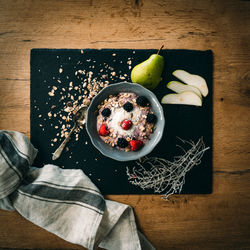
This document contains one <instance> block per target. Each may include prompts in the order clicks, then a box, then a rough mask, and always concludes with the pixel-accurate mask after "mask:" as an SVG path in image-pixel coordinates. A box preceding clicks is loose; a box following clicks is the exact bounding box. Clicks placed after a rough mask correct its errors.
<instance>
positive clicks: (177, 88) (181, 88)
mask: <svg viewBox="0 0 250 250" xmlns="http://www.w3.org/2000/svg"><path fill="white" fill-rule="evenodd" d="M167 88H169V89H171V90H173V91H174V92H176V93H182V92H185V91H193V92H194V93H195V94H196V95H198V96H199V97H200V98H202V96H201V92H200V90H199V89H198V88H196V87H194V86H192V85H186V84H184V83H181V82H178V81H171V82H169V83H168V84H167Z"/></svg>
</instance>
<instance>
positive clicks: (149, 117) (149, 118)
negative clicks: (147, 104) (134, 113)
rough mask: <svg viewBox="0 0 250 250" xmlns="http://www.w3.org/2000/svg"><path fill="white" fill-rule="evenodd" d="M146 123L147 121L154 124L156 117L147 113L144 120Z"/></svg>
mask: <svg viewBox="0 0 250 250" xmlns="http://www.w3.org/2000/svg"><path fill="white" fill-rule="evenodd" d="M146 121H147V122H148V123H156V121H157V117H156V115H154V114H150V113H148V115H147V118H146Z"/></svg>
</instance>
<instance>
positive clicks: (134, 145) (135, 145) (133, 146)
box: [129, 140, 143, 151]
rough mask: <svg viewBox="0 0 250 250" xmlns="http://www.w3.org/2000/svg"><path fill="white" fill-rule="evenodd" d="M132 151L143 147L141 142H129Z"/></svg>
mask: <svg viewBox="0 0 250 250" xmlns="http://www.w3.org/2000/svg"><path fill="white" fill-rule="evenodd" d="M129 144H130V146H131V150H132V151H137V150H139V149H140V148H141V147H142V146H143V142H142V141H140V140H132V141H130V142H129Z"/></svg>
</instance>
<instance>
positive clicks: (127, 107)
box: [123, 102, 134, 112]
mask: <svg viewBox="0 0 250 250" xmlns="http://www.w3.org/2000/svg"><path fill="white" fill-rule="evenodd" d="M123 108H124V109H125V110H126V111H127V112H130V111H132V110H133V108H134V107H133V104H132V103H131V102H126V103H125V104H124V105H123Z"/></svg>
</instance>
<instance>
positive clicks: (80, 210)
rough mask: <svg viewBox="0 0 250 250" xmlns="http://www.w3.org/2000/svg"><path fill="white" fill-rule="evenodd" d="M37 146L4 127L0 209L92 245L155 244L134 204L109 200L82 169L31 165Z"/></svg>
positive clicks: (127, 247)
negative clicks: (139, 223)
mask: <svg viewBox="0 0 250 250" xmlns="http://www.w3.org/2000/svg"><path fill="white" fill-rule="evenodd" d="M36 154H37V150H36V149H35V148H34V147H33V146H32V144H31V143H30V141H29V140H28V139H27V138H26V137H25V136H24V135H23V134H21V133H19V132H14V131H0V208H1V209H5V210H17V211H18V212H19V213H20V214H21V215H22V216H24V217H25V218H26V219H28V220H29V221H31V222H33V223H35V224H36V225H38V226H40V227H42V228H45V229H46V230H48V231H49V232H52V233H54V234H56V235H58V236H59V237H61V238H63V239H65V240H67V241H69V242H72V243H75V244H79V245H82V246H84V247H86V248H88V249H96V248H97V246H100V247H102V248H105V249H110V250H112V249H114V250H119V249H124V250H137V249H142V250H144V249H146V250H147V249H149V250H151V249H155V248H154V247H153V246H152V245H151V244H150V243H149V242H148V240H147V239H146V238H145V237H144V236H143V235H142V234H141V233H140V232H139V231H137V228H136V223H135V218H134V214H133V210H132V208H131V207H130V206H128V205H125V204H121V203H118V202H114V201H110V200H105V199H104V198H103V196H102V195H101V193H100V191H99V190H98V189H97V187H96V186H95V185H94V184H93V183H92V182H91V180H90V179H89V178H88V177H87V176H86V175H85V174H84V173H83V172H82V170H73V169H61V168H59V167H57V166H55V165H45V166H44V167H43V168H35V167H31V166H32V163H33V161H34V159H35V157H36Z"/></svg>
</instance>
